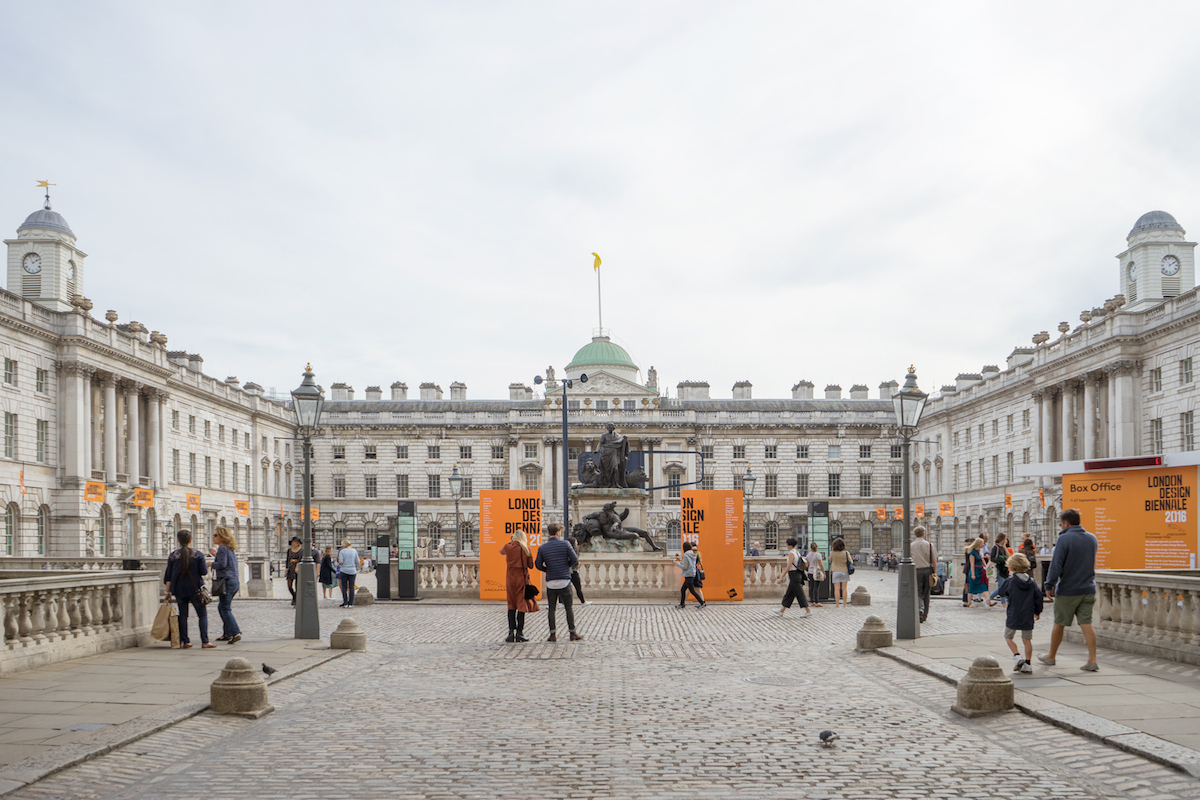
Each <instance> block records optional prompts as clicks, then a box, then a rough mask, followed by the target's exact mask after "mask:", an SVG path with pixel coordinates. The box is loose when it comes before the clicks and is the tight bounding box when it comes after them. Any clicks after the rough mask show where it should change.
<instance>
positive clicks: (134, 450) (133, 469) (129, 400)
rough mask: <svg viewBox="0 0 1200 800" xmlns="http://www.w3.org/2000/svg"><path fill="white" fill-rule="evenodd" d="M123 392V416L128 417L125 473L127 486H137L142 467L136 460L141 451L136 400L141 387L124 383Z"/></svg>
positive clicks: (127, 382) (131, 382)
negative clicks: (127, 475)
mask: <svg viewBox="0 0 1200 800" xmlns="http://www.w3.org/2000/svg"><path fill="white" fill-rule="evenodd" d="M121 388H122V389H123V390H124V392H125V414H126V416H127V417H128V420H129V424H128V431H127V433H128V437H129V438H128V441H127V448H126V449H127V455H126V462H127V464H128V466H127V467H126V470H125V471H126V472H127V473H129V485H130V486H138V485H140V483H141V477H142V465H141V461H140V459H139V458H138V456H139V455H140V452H139V451H140V450H141V441H140V437H139V436H138V429H139V427H140V425H139V422H138V417H139V414H138V399H139V398H140V397H141V392H142V385H141V384H140V383H138V382H137V381H126V382H125V383H124V384H123V385H122V387H121Z"/></svg>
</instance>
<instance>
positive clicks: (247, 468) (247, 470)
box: [246, 464, 312, 492]
mask: <svg viewBox="0 0 1200 800" xmlns="http://www.w3.org/2000/svg"><path fill="white" fill-rule="evenodd" d="M309 477H312V475H311V474H310V475H309ZM246 491H247V492H253V491H254V487H252V486H251V485H250V465H249V464H247V465H246Z"/></svg>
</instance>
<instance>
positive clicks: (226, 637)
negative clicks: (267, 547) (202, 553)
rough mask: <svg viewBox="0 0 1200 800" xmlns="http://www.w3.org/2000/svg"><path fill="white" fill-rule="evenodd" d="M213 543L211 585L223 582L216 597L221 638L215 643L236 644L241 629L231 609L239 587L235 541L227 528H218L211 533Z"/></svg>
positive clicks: (239, 638)
mask: <svg viewBox="0 0 1200 800" xmlns="http://www.w3.org/2000/svg"><path fill="white" fill-rule="evenodd" d="M213 543H214V545H215V546H214V547H213V548H212V555H213V572H214V573H215V574H216V580H214V582H213V583H214V585H217V582H218V581H221V580H224V581H225V586H224V589H223V590H222V591H221V593H220V594H219V595H217V613H218V614H220V615H221V637H220V638H219V639H217V641H218V642H229V643H230V644H237V643H238V642H240V641H241V640H242V629H241V628H239V627H238V624H237V620H236V619H234V618H233V608H232V605H233V596H234V595H235V594H237V593H238V589H239V588H240V587H241V584H240V583H239V582H238V563H237V539H235V538H234V536H233V533H232V532H231V531H230V530H229V528H225V527H220V526H218V527H217V529H216V531H214V532H213ZM214 594H216V593H215V592H214Z"/></svg>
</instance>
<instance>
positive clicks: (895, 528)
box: [892, 519, 904, 550]
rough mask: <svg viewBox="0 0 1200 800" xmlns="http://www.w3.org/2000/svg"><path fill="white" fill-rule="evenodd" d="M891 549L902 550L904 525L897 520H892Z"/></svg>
mask: <svg viewBox="0 0 1200 800" xmlns="http://www.w3.org/2000/svg"><path fill="white" fill-rule="evenodd" d="M892 549H893V550H902V549H904V523H903V522H902V521H900V520H898V519H894V520H892Z"/></svg>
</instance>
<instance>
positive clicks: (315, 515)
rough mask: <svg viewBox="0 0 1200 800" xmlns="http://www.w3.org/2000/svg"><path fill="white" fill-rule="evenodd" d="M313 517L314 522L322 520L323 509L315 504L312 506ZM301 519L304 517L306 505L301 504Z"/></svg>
mask: <svg viewBox="0 0 1200 800" xmlns="http://www.w3.org/2000/svg"><path fill="white" fill-rule="evenodd" d="M312 518H313V522H320V521H321V509H319V508H317V507H316V506H313V507H312ZM300 519H304V506H300Z"/></svg>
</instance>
